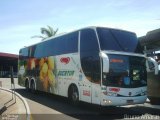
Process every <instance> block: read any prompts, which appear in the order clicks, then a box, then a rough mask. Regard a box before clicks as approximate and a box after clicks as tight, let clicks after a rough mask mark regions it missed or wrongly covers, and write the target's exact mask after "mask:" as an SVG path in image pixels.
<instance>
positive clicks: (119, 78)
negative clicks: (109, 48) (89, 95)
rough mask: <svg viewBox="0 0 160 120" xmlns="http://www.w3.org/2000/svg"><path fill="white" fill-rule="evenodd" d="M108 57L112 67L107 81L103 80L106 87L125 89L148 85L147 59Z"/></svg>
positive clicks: (123, 56)
mask: <svg viewBox="0 0 160 120" xmlns="http://www.w3.org/2000/svg"><path fill="white" fill-rule="evenodd" d="M108 57H109V61H110V67H109V73H108V74H107V75H106V79H103V84H104V85H106V86H113V87H124V88H135V87H142V86H146V85H147V73H146V68H145V58H143V57H137V56H126V55H113V54H112V55H111V54H109V55H108ZM104 67H105V66H104Z"/></svg>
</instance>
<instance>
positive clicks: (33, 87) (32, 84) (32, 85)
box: [30, 80, 35, 93]
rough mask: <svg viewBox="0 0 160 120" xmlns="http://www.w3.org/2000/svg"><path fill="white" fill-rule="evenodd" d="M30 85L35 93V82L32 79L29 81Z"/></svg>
mask: <svg viewBox="0 0 160 120" xmlns="http://www.w3.org/2000/svg"><path fill="white" fill-rule="evenodd" d="M30 86H31V92H32V93H35V83H34V81H33V80H32V81H31V85H30Z"/></svg>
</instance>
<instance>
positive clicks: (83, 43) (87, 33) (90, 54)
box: [80, 29, 101, 84]
mask: <svg viewBox="0 0 160 120" xmlns="http://www.w3.org/2000/svg"><path fill="white" fill-rule="evenodd" d="M80 39H81V40H80V59H81V66H82V70H83V72H84V74H85V76H86V78H87V79H88V80H89V81H91V82H94V83H97V84H100V76H101V75H100V73H101V72H100V58H99V46H98V40H97V37H96V34H95V31H94V30H93V29H85V30H82V31H81V37H80Z"/></svg>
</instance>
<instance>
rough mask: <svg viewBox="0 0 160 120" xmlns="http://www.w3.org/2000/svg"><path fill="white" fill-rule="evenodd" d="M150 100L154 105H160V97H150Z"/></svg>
mask: <svg viewBox="0 0 160 120" xmlns="http://www.w3.org/2000/svg"><path fill="white" fill-rule="evenodd" d="M149 100H150V103H151V104H152V105H160V98H155V97H150V98H149Z"/></svg>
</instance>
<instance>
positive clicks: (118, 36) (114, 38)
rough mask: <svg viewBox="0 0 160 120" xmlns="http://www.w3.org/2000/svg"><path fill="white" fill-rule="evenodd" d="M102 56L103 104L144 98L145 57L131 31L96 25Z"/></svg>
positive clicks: (140, 100) (115, 103) (115, 104)
mask: <svg viewBox="0 0 160 120" xmlns="http://www.w3.org/2000/svg"><path fill="white" fill-rule="evenodd" d="M97 34H98V38H99V44H100V48H101V54H100V56H101V58H102V61H103V62H102V86H101V90H102V93H103V94H102V99H101V104H102V105H114V106H117V105H127V104H139V103H144V102H145V101H146V94H147V88H146V86H147V72H146V59H145V57H144V55H143V53H142V49H141V47H140V45H139V42H138V40H137V37H136V35H135V34H134V33H131V32H127V31H122V30H115V29H106V28H97Z"/></svg>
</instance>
